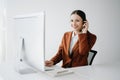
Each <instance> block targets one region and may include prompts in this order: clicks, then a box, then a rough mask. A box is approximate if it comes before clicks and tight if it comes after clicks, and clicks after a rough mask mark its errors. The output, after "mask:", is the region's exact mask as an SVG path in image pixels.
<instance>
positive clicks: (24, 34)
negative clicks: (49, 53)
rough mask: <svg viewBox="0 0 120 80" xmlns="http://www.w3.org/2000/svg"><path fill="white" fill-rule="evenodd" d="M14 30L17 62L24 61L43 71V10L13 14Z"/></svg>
mask: <svg viewBox="0 0 120 80" xmlns="http://www.w3.org/2000/svg"><path fill="white" fill-rule="evenodd" d="M14 31H15V40H16V45H17V56H16V58H17V60H18V62H17V64H18V63H21V62H22V63H23V62H25V64H28V65H30V66H32V68H35V69H36V70H40V71H45V66H44V60H45V12H44V11H41V12H37V13H30V14H24V15H17V16H15V17H14ZM20 66H21V65H20V64H19V65H18V66H17V67H20Z"/></svg>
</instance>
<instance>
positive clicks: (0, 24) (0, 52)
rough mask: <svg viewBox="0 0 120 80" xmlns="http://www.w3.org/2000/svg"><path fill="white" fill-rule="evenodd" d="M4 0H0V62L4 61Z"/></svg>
mask: <svg viewBox="0 0 120 80" xmlns="http://www.w3.org/2000/svg"><path fill="white" fill-rule="evenodd" d="M5 22H6V2H5V0H0V63H1V62H4V60H5V55H6V48H5V47H6V46H5V45H6V25H5V24H6V23H5Z"/></svg>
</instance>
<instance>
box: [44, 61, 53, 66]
mask: <svg viewBox="0 0 120 80" xmlns="http://www.w3.org/2000/svg"><path fill="white" fill-rule="evenodd" d="M53 64H54V62H53V61H48V60H46V61H45V66H48V67H51V66H53Z"/></svg>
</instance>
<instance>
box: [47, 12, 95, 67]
mask: <svg viewBox="0 0 120 80" xmlns="http://www.w3.org/2000/svg"><path fill="white" fill-rule="evenodd" d="M71 27H72V28H73V29H72V31H69V32H65V33H64V36H63V38H62V41H61V44H60V46H59V49H58V52H57V53H56V55H55V56H54V57H53V58H52V59H50V60H49V61H48V60H47V61H45V64H46V66H53V65H55V64H57V63H59V62H60V61H61V60H63V64H62V67H63V68H71V67H78V66H85V65H88V61H87V58H88V53H89V51H90V50H91V48H92V47H93V45H94V44H95V42H96V35H94V34H92V33H90V32H89V31H88V21H87V19H86V15H85V13H84V12H83V11H81V10H75V11H73V12H72V13H71Z"/></svg>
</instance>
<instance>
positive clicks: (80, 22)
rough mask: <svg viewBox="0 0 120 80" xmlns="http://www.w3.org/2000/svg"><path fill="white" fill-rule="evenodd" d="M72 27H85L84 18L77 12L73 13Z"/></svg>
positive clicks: (76, 28)
mask: <svg viewBox="0 0 120 80" xmlns="http://www.w3.org/2000/svg"><path fill="white" fill-rule="evenodd" d="M71 27H72V28H73V31H81V30H82V27H83V20H82V18H81V17H80V16H79V15H77V14H72V15H71Z"/></svg>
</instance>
